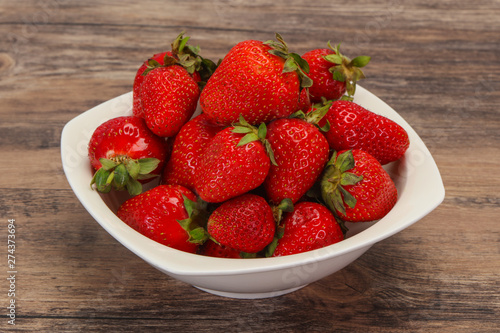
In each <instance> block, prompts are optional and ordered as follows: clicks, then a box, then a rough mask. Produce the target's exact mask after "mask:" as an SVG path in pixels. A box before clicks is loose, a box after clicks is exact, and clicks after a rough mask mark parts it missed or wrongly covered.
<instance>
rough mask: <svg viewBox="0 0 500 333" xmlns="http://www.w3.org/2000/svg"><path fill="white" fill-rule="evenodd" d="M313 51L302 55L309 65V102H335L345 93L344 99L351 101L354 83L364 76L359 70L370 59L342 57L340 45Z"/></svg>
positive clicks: (354, 87)
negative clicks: (322, 100) (324, 100)
mask: <svg viewBox="0 0 500 333" xmlns="http://www.w3.org/2000/svg"><path fill="white" fill-rule="evenodd" d="M328 47H329V48H324V49H314V50H311V51H308V52H306V53H304V54H303V55H302V58H304V59H305V60H306V61H307V62H308V63H309V77H310V78H311V79H312V81H313V84H312V86H311V87H310V88H309V93H310V94H311V101H312V102H313V103H319V102H321V99H322V98H325V99H326V100H337V99H339V98H341V97H342V95H344V94H345V93H346V91H347V96H345V98H347V99H352V96H354V92H355V90H356V82H357V81H359V80H360V79H363V78H364V77H365V76H364V74H363V72H362V71H361V70H360V69H359V68H360V67H364V66H366V65H367V64H368V62H369V61H370V57H367V56H360V57H356V58H354V59H352V60H351V59H349V58H348V57H346V56H344V55H342V54H341V53H340V51H339V47H340V44H339V45H337V46H336V47H335V48H333V47H332V46H331V45H330V42H328Z"/></svg>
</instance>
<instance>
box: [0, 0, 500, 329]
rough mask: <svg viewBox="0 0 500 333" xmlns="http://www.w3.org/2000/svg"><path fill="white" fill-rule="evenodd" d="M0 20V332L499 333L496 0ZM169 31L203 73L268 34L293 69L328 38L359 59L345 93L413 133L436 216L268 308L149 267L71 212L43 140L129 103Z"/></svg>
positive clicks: (49, 11)
mask: <svg viewBox="0 0 500 333" xmlns="http://www.w3.org/2000/svg"><path fill="white" fill-rule="evenodd" d="M0 13H1V15H0V35H1V38H0V77H1V80H0V99H1V102H0V105H1V107H0V119H1V122H0V152H1V155H0V156H1V161H2V162H1V163H0V174H1V178H0V179H1V180H0V209H1V218H2V223H1V224H0V225H1V226H2V227H1V228H0V249H1V250H0V252H1V253H2V258H3V262H2V263H0V267H2V268H1V269H0V277H1V278H2V280H3V281H4V282H3V283H1V284H0V295H1V296H0V308H1V309H3V310H0V321H1V322H0V331H7V330H14V329H17V330H19V331H40V332H74V331H84V332H93V331H112V332H114V331H135V332H146V331H163V332H223V331H227V332H272V331H278V330H279V331H283V332H330V331H332V332H334V331H339V332H404V331H408V332H498V331H499V330H500V282H499V281H500V279H499V273H500V221H499V217H500V197H499V190H498V189H499V188H500V176H499V165H500V157H499V155H498V152H499V147H500V110H499V107H498V105H499V103H500V66H499V55H500V2H499V1H498V0H478V1H469V2H466V1H451V0H442V1H431V0H415V1H405V0H394V1H387V2H386V1H368V0H358V1H349V2H346V1H326V0H320V1H314V2H303V1H300V2H299V1H283V0H275V1H272V2H271V1H269V2H266V1H260V0H256V1H252V2H249V1H246V2H245V1H240V0H214V1H190V0H186V1H183V2H174V1H151V0H148V1H128V0H127V1H97V0H94V1H66V0H37V1H35V0H26V1H6V0H1V1H0ZM182 30H185V31H186V32H187V34H188V35H189V36H191V43H192V44H197V45H199V46H200V47H201V49H202V51H203V54H204V55H205V56H206V57H208V58H210V59H213V60H217V59H219V58H221V57H223V56H224V54H225V53H226V52H227V51H228V50H229V49H230V48H231V47H232V46H233V45H234V44H236V43H237V42H239V41H242V40H246V39H259V40H267V39H272V38H273V37H274V32H280V33H281V34H282V35H283V36H284V38H285V39H286V40H287V41H288V43H289V46H290V47H291V48H292V49H293V50H295V51H297V52H299V53H303V52H305V51H307V50H309V49H311V48H316V47H323V45H325V43H326V41H328V40H332V42H334V43H337V42H342V43H343V44H342V47H343V50H344V52H345V53H346V54H349V55H365V54H366V55H370V56H372V61H371V63H370V64H369V65H368V67H366V70H365V73H366V75H367V77H368V78H367V79H366V80H365V81H364V82H362V83H361V85H362V86H363V87H365V88H367V89H368V90H370V91H371V92H373V93H374V94H376V95H377V96H379V97H380V98H382V99H383V100H384V101H386V102H387V103H388V104H389V105H391V106H392V107H393V108H394V109H395V110H397V111H398V112H399V113H400V114H401V115H402V116H403V117H404V118H405V119H406V120H407V121H408V123H410V125H411V126H412V127H413V128H414V129H415V130H416V131H417V133H419V135H420V136H421V138H422V139H423V141H424V142H425V143H426V145H427V146H428V148H429V150H430V151H431V153H432V154H433V156H434V159H435V160H436V163H437V165H438V167H439V169H440V172H441V174H442V178H443V181H444V185H445V188H446V198H445V199H444V202H443V203H442V204H441V205H440V206H439V207H438V208H437V209H436V210H434V211H433V212H432V213H431V214H429V215H428V216H426V217H425V218H423V219H422V220H420V221H419V222H417V223H416V224H414V225H412V226H411V227H409V228H407V229H406V230H404V231H402V232H400V233H398V234H396V235H395V236H393V237H391V238H389V239H386V240H384V241H382V242H380V243H377V244H376V245H374V246H373V247H372V248H371V249H370V250H369V251H368V252H366V253H365V254H364V255H363V256H361V257H360V258H359V259H358V260H357V261H355V262H354V263H352V264H351V265H349V266H347V267H346V268H344V269H342V270H341V271H339V272H337V273H335V274H333V275H331V276H328V277H326V278H324V279H322V280H320V281H318V282H316V283H313V284H310V285H309V286H307V287H305V288H303V289H301V290H299V291H296V292H294V293H291V294H288V295H285V296H281V297H276V298H269V299H260V300H237V299H228V298H222V297H218V296H214V295H211V294H208V293H205V292H202V291H199V290H198V289H195V288H194V287H192V286H190V285H187V284H185V283H183V282H179V281H176V280H174V279H172V278H170V277H168V276H166V275H164V274H163V273H161V272H159V271H157V270H156V269H155V268H153V267H151V266H149V265H148V264H147V263H145V262H144V261H143V260H142V259H140V258H138V257H137V256H135V255H134V254H133V253H131V252H130V251H129V250H127V249H126V248H125V247H124V246H122V245H121V244H119V243H118V242H117V241H116V240H115V239H113V238H112V237H111V236H109V235H108V234H107V233H106V231H105V230H104V229H102V228H101V227H100V226H99V225H98V224H97V222H96V221H94V220H93V218H92V217H91V216H90V215H89V214H88V213H87V211H86V210H85V209H84V208H83V206H82V205H81V204H80V203H79V201H78V199H77V198H76V197H75V195H74V194H73V192H72V190H71V189H70V187H69V185H68V183H67V180H66V178H65V175H64V173H63V171H62V167H61V158H60V136H61V130H62V128H63V126H64V125H65V124H66V123H67V122H68V121H69V120H71V119H72V118H73V117H75V116H77V115H79V114H80V113H82V112H84V111H86V110H88V109H89V108H91V107H93V106H95V105H97V104H99V103H101V102H104V101H106V100H108V99H111V98H113V97H115V96H118V95H121V94H123V93H126V92H128V91H130V90H131V89H132V81H133V77H134V75H135V72H136V70H137V68H138V66H139V65H140V63H141V62H142V61H143V60H145V59H146V58H148V57H149V56H151V55H152V54H153V53H156V52H159V51H163V50H164V49H168V48H169V47H170V42H171V40H172V39H173V38H175V37H176V36H177V34H178V33H180V32H181V31H182ZM9 220H15V222H14V224H15V227H16V233H15V236H16V248H15V250H16V251H15V259H16V267H15V269H16V271H17V273H16V274H15V284H14V289H15V296H14V297H10V296H8V293H9V288H10V286H11V285H10V284H9V280H7V282H6V280H5V279H6V278H9V274H8V271H9V268H8V266H7V265H8V262H7V256H8V254H9V253H8V246H7V245H8V244H7V243H8V239H7V236H8V230H9V229H8V224H9V222H8V221H9ZM11 299H14V300H15V306H16V307H15V315H16V317H15V324H16V325H15V326H12V325H10V324H9V323H8V321H9V320H10V318H9V317H8V315H9V311H10V310H9V309H7V307H9V306H10V300H11Z"/></svg>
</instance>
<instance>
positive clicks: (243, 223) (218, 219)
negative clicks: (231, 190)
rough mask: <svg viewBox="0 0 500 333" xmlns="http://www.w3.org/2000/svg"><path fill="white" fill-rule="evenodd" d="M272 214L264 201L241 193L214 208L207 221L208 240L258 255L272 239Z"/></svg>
mask: <svg viewBox="0 0 500 333" xmlns="http://www.w3.org/2000/svg"><path fill="white" fill-rule="evenodd" d="M275 228H276V226H275V222H274V217H273V211H272V209H271V207H270V206H269V204H268V203H267V202H266V200H265V199H264V198H262V197H261V196H258V195H255V194H249V193H246V194H243V195H241V196H238V197H235V198H232V199H230V200H228V201H226V202H224V203H223V204H222V205H220V206H219V207H217V208H216V209H215V210H214V212H213V213H212V214H211V215H210V217H209V219H208V222H207V231H208V234H209V235H210V237H211V238H212V239H213V240H215V241H216V242H217V243H219V244H220V245H222V246H226V247H229V248H231V249H234V250H237V251H241V252H245V253H257V252H259V251H261V250H263V249H264V248H265V247H266V246H267V245H268V244H269V243H271V241H272V240H273V238H274V232H275Z"/></svg>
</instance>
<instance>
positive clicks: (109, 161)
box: [88, 116, 167, 195]
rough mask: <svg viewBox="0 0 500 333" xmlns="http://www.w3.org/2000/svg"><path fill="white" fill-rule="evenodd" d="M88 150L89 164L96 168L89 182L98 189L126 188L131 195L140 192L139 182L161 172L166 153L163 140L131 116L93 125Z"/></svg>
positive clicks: (140, 120)
mask: <svg viewBox="0 0 500 333" xmlns="http://www.w3.org/2000/svg"><path fill="white" fill-rule="evenodd" d="M88 152H89V159H90V162H91V164H92V167H93V168H94V169H95V170H97V172H96V173H95V174H94V177H93V179H92V184H94V183H95V184H96V188H97V190H98V191H100V192H109V191H110V190H111V188H115V189H117V190H124V189H125V188H126V189H127V190H128V191H129V193H130V194H132V195H136V194H139V193H141V191H142V186H141V184H140V182H147V181H148V180H152V178H151V177H152V176H154V175H159V174H160V173H161V170H162V169H163V166H164V165H165V158H166V154H167V152H166V144H165V140H164V139H163V138H160V137H158V136H156V135H155V134H153V133H152V132H151V131H150V130H149V128H148V127H147V126H146V123H145V122H144V120H143V119H142V118H139V117H135V116H128V117H117V118H113V119H110V120H108V121H106V122H104V123H103V124H101V125H100V126H99V127H97V129H96V130H95V131H94V133H93V134H92V137H91V139H90V142H89V148H88Z"/></svg>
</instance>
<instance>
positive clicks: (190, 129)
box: [162, 113, 222, 191]
mask: <svg viewBox="0 0 500 333" xmlns="http://www.w3.org/2000/svg"><path fill="white" fill-rule="evenodd" d="M221 130H222V127H220V126H216V125H213V124H212V123H210V122H209V121H208V119H207V117H206V115H205V114H204V113H202V114H200V115H198V116H196V117H195V118H193V119H191V120H190V121H188V122H187V123H186V124H185V125H184V126H182V128H181V129H180V131H179V133H178V134H177V135H176V136H175V139H174V143H173V148H172V153H171V155H170V159H169V160H168V162H167V165H166V166H165V169H164V171H163V175H162V183H164V184H178V185H182V186H185V187H187V188H189V189H190V190H193V191H194V175H195V170H196V167H197V166H198V164H199V160H200V157H201V156H202V154H203V152H204V150H205V148H206V146H207V145H208V144H209V142H210V141H211V140H212V138H213V137H214V136H215V135H216V134H217V133H218V132H219V131H221Z"/></svg>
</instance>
